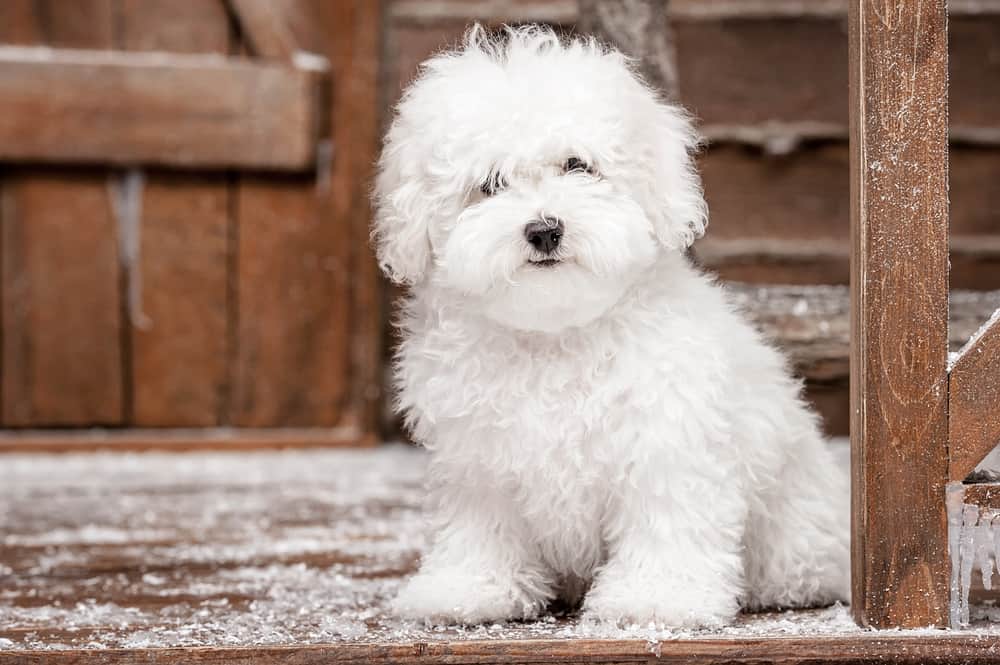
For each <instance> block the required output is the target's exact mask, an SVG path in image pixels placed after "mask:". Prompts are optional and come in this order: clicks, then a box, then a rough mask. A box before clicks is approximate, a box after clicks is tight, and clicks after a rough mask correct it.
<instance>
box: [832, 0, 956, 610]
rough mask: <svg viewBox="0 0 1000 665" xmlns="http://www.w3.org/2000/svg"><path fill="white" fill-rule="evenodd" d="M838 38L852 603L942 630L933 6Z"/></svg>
mask: <svg viewBox="0 0 1000 665" xmlns="http://www.w3.org/2000/svg"><path fill="white" fill-rule="evenodd" d="M849 42H850V75H851V86H850V88H851V90H850V98H851V104H850V113H851V232H852V242H853V248H852V256H851V264H852V267H851V278H852V283H851V288H852V295H853V298H852V312H851V313H852V322H851V327H852V340H853V345H852V354H851V377H852V385H851V388H852V390H851V413H852V418H853V421H852V427H851V440H852V475H853V492H852V510H853V525H852V529H853V537H852V566H853V571H852V572H853V575H852V578H853V595H852V607H853V612H854V616H855V618H856V620H857V621H858V622H859V623H860V624H861V625H863V626H870V627H873V628H895V627H916V626H928V625H934V626H946V625H947V622H948V580H949V567H948V558H947V521H946V515H945V504H944V486H945V482H946V480H947V475H948V448H947V436H948V420H947V370H946V362H947V358H946V355H947V339H948V301H947V298H948V265H947V261H948V194H947V192H948V144H947V128H948V115H947V109H948V107H947V99H948V98H947V69H948V51H947V48H948V44H947V16H946V7H945V2H944V0H919V1H918V0H912V1H911V0H905V1H903V0H896V1H885V2H867V1H865V0H852V2H851V3H850V14H849ZM890 534H891V535H890Z"/></svg>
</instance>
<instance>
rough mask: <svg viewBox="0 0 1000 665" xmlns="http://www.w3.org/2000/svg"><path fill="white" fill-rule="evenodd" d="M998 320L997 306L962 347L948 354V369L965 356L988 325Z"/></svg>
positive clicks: (999, 318)
mask: <svg viewBox="0 0 1000 665" xmlns="http://www.w3.org/2000/svg"><path fill="white" fill-rule="evenodd" d="M998 321H1000V308H997V309H996V311H994V312H993V314H992V315H990V318H988V319H986V323H984V324H983V325H981V326H979V330H977V331H976V332H974V333H972V336H971V337H970V338H969V341H967V342H966V343H965V344H964V345H963V346H962V348H961V349H959V350H958V352H957V353H949V354H948V371H951V370H952V368H954V367H955V365H957V364H958V361H959V360H961V359H962V357H963V356H965V354H966V353H968V352H969V350H970V349H971V348H972V347H973V346H975V345H976V342H978V341H979V338H980V337H982V336H983V335H984V334H985V333H986V331H987V330H989V329H990V327H991V326H992V325H993V324H995V323H997V322H998Z"/></svg>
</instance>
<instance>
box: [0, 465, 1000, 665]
mask: <svg viewBox="0 0 1000 665" xmlns="http://www.w3.org/2000/svg"><path fill="white" fill-rule="evenodd" d="M423 471H424V456H423V455H422V454H421V453H420V452H418V451H415V450H412V449H408V448H404V447H401V446H390V447H383V448H380V449H375V450H355V451H317V450H308V451H296V452H255V453H246V452H244V453H182V454H165V453H148V454H122V453H100V454H70V455H61V456H60V455H52V456H46V455H22V454H16V455H6V456H0V664H4V665H8V664H13V663H18V664H21V663H56V664H58V663H66V664H68V663H181V662H200V663H230V662H250V661H252V662H254V663H257V664H266V663H288V664H293V663H294V664H307V663H334V662H376V661H378V662H435V661H447V662H452V663H465V662H572V661H577V660H588V661H591V662H636V661H646V660H656V661H658V662H660V661H662V662H672V661H676V662H705V663H715V662H733V661H744V662H800V661H808V660H812V661H836V662H876V661H881V660H886V659H889V660H897V661H908V662H925V661H926V660H928V659H931V658H934V659H940V658H941V656H942V655H944V656H945V660H946V661H954V662H990V661H994V662H1000V627H997V625H995V624H989V623H985V622H982V621H981V622H980V623H977V624H976V625H975V627H974V629H973V630H971V631H969V632H963V633H952V632H944V631H932V630H926V631H912V632H893V633H871V632H865V631H861V630H859V629H858V628H857V627H855V625H854V624H853V622H852V621H851V620H850V617H849V614H848V610H847V609H846V608H843V607H833V608H826V609H822V610H813V611H806V612H784V613H772V614H759V615H753V616H744V617H741V618H740V620H739V622H738V623H737V625H735V626H732V627H729V628H727V629H725V630H719V631H700V632H662V631H656V630H651V629H646V628H643V627H626V628H611V627H606V626H599V625H593V624H588V623H585V622H582V621H581V620H580V619H579V618H578V617H575V616H548V617H545V618H544V619H542V620H541V621H537V622H532V623H513V624H495V625H489V626H480V627H474V628H448V629H438V628H430V627H425V626H423V625H422V624H414V623H406V622H401V621H399V620H396V619H394V618H392V617H391V616H389V615H388V614H387V612H386V611H385V607H386V602H387V600H388V599H389V598H391V597H392V595H393V593H394V592H395V590H396V588H397V586H398V585H399V583H400V580H401V578H402V577H403V576H405V575H406V574H407V573H409V572H410V571H412V570H413V568H414V565H415V562H416V560H417V558H418V556H419V552H420V550H421V548H422V547H423V545H424V543H425V540H424V527H423V522H422V517H421V513H420V510H419V507H418V506H419V499H420V495H421V491H420V485H421V480H422V476H423ZM993 611H994V610H993V609H992V608H981V609H980V617H981V618H988V615H989V613H991V612H993Z"/></svg>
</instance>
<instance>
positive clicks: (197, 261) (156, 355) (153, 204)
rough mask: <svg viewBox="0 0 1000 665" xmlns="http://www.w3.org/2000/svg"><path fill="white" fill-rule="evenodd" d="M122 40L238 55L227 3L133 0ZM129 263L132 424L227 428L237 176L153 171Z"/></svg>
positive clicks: (138, 47) (127, 4)
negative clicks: (232, 189)
mask: <svg viewBox="0 0 1000 665" xmlns="http://www.w3.org/2000/svg"><path fill="white" fill-rule="evenodd" d="M117 9H118V16H117V21H116V24H117V26H118V30H117V33H116V36H117V38H118V40H119V44H120V45H121V46H122V48H124V49H126V50H130V51H150V50H167V51H170V52H172V53H216V54H220V55H225V54H227V53H229V51H230V49H231V46H232V45H231V43H230V34H229V33H230V28H229V18H228V16H227V15H226V12H225V8H224V7H223V6H222V4H221V3H219V2H204V1H203V2H195V3H184V4H178V3H176V2H173V1H171V0H125V1H124V2H122V3H121V4H120V5H119V6H118V8H117ZM144 179H145V183H144V186H143V187H142V188H141V191H140V192H137V195H138V196H139V198H140V202H141V205H140V208H141V210H139V218H138V219H137V220H134V221H133V223H132V225H131V227H130V228H131V229H132V231H131V232H132V233H133V234H134V235H135V236H136V237H135V238H134V242H135V246H136V249H137V252H136V254H135V256H134V257H132V262H131V263H130V265H128V266H127V268H128V278H129V287H130V288H129V293H130V294H131V295H132V296H133V300H134V302H132V303H130V319H131V320H130V321H129V330H130V333H131V352H132V359H131V363H130V368H131V372H132V381H131V385H132V392H133V395H132V420H131V424H134V425H138V426H140V427H196V426H211V425H217V424H220V422H221V418H222V417H223V415H224V410H225V388H226V379H227V360H228V355H227V353H228V335H229V325H228V306H229V303H228V290H229V289H228V279H227V268H228V267H229V265H230V262H229V250H230V247H229V221H230V220H229V208H230V198H229V184H228V182H229V178H228V177H227V176H225V175H207V176H206V175H200V176H187V175H181V174H167V173H162V172H156V171H154V172H150V173H146V174H144Z"/></svg>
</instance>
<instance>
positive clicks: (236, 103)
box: [0, 47, 324, 170]
mask: <svg viewBox="0 0 1000 665" xmlns="http://www.w3.org/2000/svg"><path fill="white" fill-rule="evenodd" d="M323 78H324V77H323V75H322V73H321V72H318V71H315V70H304V69H296V68H291V67H283V66H279V65H276V64H264V63H251V62H250V61H247V60H241V59H237V58H224V57H220V56H211V55H165V54H162V53H155V54H154V53H149V54H135V53H133V54H126V53H120V52H111V51H83V50H64V49H59V50H46V49H34V48H21V47H0V98H3V100H4V113H3V114H2V115H0V160H5V161H44V162H53V161H55V162H73V163H87V162H89V163H115V164H128V165H131V164H136V163H143V164H154V165H167V166H174V167H188V168H190V167H198V168H252V169H278V170H306V169H310V168H312V167H313V166H314V165H315V161H316V142H317V140H318V137H319V131H320V127H321V124H322V123H321V121H320V107H321V105H322V104H323V100H322V90H323V89H324V85H323ZM165 92H168V93H169V94H165Z"/></svg>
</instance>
